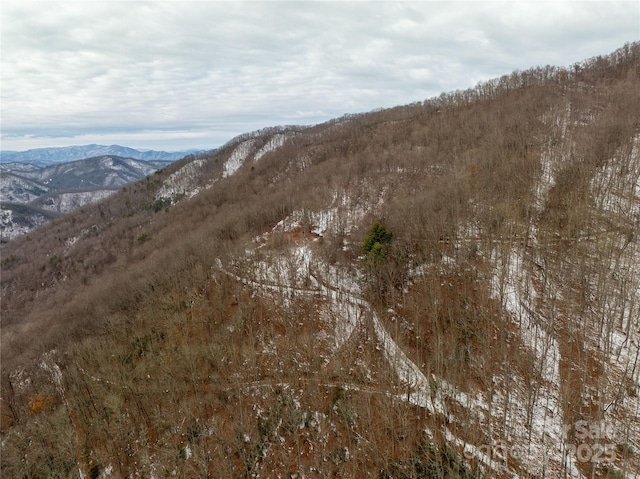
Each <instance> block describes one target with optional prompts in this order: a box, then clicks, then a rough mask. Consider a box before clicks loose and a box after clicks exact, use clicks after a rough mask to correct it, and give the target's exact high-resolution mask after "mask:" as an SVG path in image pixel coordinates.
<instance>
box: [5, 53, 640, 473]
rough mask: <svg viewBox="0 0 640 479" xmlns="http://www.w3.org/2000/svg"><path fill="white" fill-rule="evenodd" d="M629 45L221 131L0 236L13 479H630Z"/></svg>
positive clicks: (637, 205) (637, 159) (636, 300)
mask: <svg viewBox="0 0 640 479" xmlns="http://www.w3.org/2000/svg"><path fill="white" fill-rule="evenodd" d="M639 226H640V44H631V45H625V46H624V47H623V48H621V49H620V50H618V51H616V52H614V53H612V54H611V55H609V56H607V57H598V58H595V59H591V60H587V61H584V62H582V63H580V64H576V65H574V66H572V67H571V68H568V69H565V68H555V67H544V68H532V69H531V70H527V71H524V72H514V73H512V74H510V75H506V76H504V77H502V78H500V79H496V80H495V81H490V82H486V83H483V84H480V85H478V86H477V87H475V88H473V89H470V90H468V91H464V92H454V93H450V94H443V95H441V96H440V97H438V98H435V99H430V100H427V101H425V102H420V103H415V104H412V105H407V106H401V107H397V108H393V109H389V110H382V111H376V112H372V113H368V114H363V115H349V116H345V117H343V118H340V119H338V120H335V121H331V122H328V123H325V124H321V125H316V126H313V127H308V128H297V127H286V128H272V129H267V130H263V131H259V132H254V133H250V134H247V135H243V136H242V137H239V138H237V139H234V140H233V141H231V142H229V143H228V144H227V145H225V147H223V148H221V149H220V150H219V151H217V152H211V153H206V154H198V155H192V156H190V157H187V158H184V159H183V160H180V161H178V162H176V163H173V164H171V165H169V166H167V167H166V168H164V169H162V170H159V171H157V172H156V173H154V174H152V175H151V176H148V177H146V178H145V179H143V180H140V181H138V182H136V183H133V184H131V185H129V186H127V187H125V188H123V189H122V190H120V191H119V192H117V193H115V194H113V195H111V196H109V197H108V198H107V199H105V200H104V201H103V202H101V203H100V204H99V205H93V206H86V207H84V208H82V209H80V210H78V211H76V212H74V213H72V214H70V215H66V216H63V217H60V218H57V219H56V220H54V221H52V222H50V223H49V224H46V225H44V226H43V227H41V228H39V229H38V230H36V231H34V232H32V233H31V234H28V235H26V236H24V237H21V238H17V239H16V240H14V241H12V242H11V243H9V244H7V245H5V246H3V248H2V250H1V253H2V290H1V294H2V298H1V299H2V304H1V306H2V311H1V312H2V323H1V325H2V338H1V340H2V402H1V403H0V405H1V406H2V411H1V412H2V424H1V426H2V428H1V431H2V439H1V448H2V450H1V452H2V454H1V459H0V460H1V461H2V462H1V464H2V470H3V474H5V473H6V474H7V475H8V476H10V477H34V476H36V477H134V476H136V477H155V478H159V477H169V476H179V477H377V478H391V477H393V478H417V477H429V478H431V477H436V478H445V477H446V478H462V477H464V478H471V477H487V478H489V477H490V478H513V477H519V478H533V477H540V478H546V477H568V478H622V477H638V476H640V455H639V451H640V396H639V394H640V242H639V241H638V234H637V231H638V229H639Z"/></svg>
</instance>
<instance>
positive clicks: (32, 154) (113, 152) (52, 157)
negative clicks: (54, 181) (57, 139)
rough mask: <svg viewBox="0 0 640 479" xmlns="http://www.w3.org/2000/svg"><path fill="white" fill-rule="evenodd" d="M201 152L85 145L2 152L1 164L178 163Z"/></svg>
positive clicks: (0, 153)
mask: <svg viewBox="0 0 640 479" xmlns="http://www.w3.org/2000/svg"><path fill="white" fill-rule="evenodd" d="M199 151H201V150H185V151H174V152H167V151H154V150H148V151H140V150H136V149H133V148H128V147H126V146H120V145H111V146H105V145H84V146H65V147H58V148H37V149H33V150H26V151H1V152H0V162H1V163H11V162H17V163H31V164H33V165H37V166H50V165H53V164H56V163H64V162H69V161H76V160H83V159H85V158H95V157H98V156H119V157H122V158H134V159H136V160H143V161H176V160H179V159H180V158H183V157H185V156H186V155H189V154H191V153H197V152H199Z"/></svg>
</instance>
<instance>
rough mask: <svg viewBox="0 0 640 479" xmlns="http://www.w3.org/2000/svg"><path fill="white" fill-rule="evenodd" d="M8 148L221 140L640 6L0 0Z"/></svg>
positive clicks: (626, 27)
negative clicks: (36, 0) (45, 0)
mask: <svg viewBox="0 0 640 479" xmlns="http://www.w3.org/2000/svg"><path fill="white" fill-rule="evenodd" d="M0 8H1V11H0V16H1V18H2V24H1V32H2V33H1V35H2V36H1V41H2V43H1V53H2V58H1V62H2V63H1V70H0V72H1V84H0V86H1V92H2V103H1V117H0V119H1V121H2V124H1V126H2V144H1V147H2V149H4V150H25V149H29V148H39V147H46V146H65V145H80V144H88V143H98V144H121V145H125V146H130V147H133V148H147V149H165V150H180V149H186V148H215V147H217V146H220V145H221V144H223V143H224V142H226V141H227V140H229V139H230V138H232V137H233V136H235V135H237V134H239V133H243V132H247V131H251V130H255V129H258V128H262V127H266V126H274V125H287V124H313V123H319V122H322V121H325V120H327V119H330V118H335V117H337V116H341V115H342V114H344V113H358V112H363V111H370V110H372V109H375V108H380V107H390V106H395V105H399V104H406V103H411V102H414V101H421V100H424V99H426V98H430V97H433V96H437V95H439V94H440V93H442V92H448V91H452V90H456V89H465V88H468V87H473V86H475V85H476V84H477V83H478V82H479V81H482V80H487V79H490V78H495V77H499V76H501V75H503V74H507V73H510V72H512V71H513V70H516V69H521V70H522V69H526V68H529V67H532V66H536V65H548V64H549V65H559V66H568V65H571V64H573V63H575V62H577V61H580V60H583V59H586V58H589V57H593V56H595V55H600V54H608V53H610V52H612V51H613V50H615V49H617V48H619V47H621V46H622V45H623V44H624V43H625V42H630V41H638V40H639V39H640V1H639V0H633V1H619V2H615V1H587V2H576V1H572V2H559V1H550V2H541V1H538V2H453V1H449V2H432V1H422V2H303V1H289V2H266V1H257V2H247V3H245V2H213V1H199V2H178V1H164V2H159V1H152V2H137V1H125V2H114V1H109V2H94V1H82V2H67V1H63V2H29V1H27V0H19V1H6V0H2V3H1V7H0Z"/></svg>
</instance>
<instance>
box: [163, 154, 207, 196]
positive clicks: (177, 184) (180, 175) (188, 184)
mask: <svg viewBox="0 0 640 479" xmlns="http://www.w3.org/2000/svg"><path fill="white" fill-rule="evenodd" d="M205 162H206V160H194V161H192V162H190V163H187V164H186V165H184V166H183V167H182V168H180V169H179V170H178V171H176V172H174V173H173V174H171V175H170V176H169V177H168V178H167V179H166V180H164V182H163V183H162V186H161V187H160V189H158V192H157V193H156V196H155V198H156V200H162V199H170V200H171V201H175V200H176V199H177V198H178V197H180V196H185V197H186V198H191V197H193V196H195V195H197V194H198V193H199V192H200V188H198V187H196V186H195V185H196V184H197V181H198V179H199V177H200V174H201V170H202V167H203V166H204V164H205Z"/></svg>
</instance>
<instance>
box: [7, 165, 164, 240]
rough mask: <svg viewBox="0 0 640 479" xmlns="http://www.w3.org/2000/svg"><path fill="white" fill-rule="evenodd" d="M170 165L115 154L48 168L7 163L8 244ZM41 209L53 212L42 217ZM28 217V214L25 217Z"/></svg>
mask: <svg viewBox="0 0 640 479" xmlns="http://www.w3.org/2000/svg"><path fill="white" fill-rule="evenodd" d="M169 164H170V162H169V161H159V160H153V161H143V160H136V159H133V158H122V157H119V156H113V155H106V156H99V157H94V158H87V159H83V160H77V161H72V162H68V163H58V164H54V165H51V166H47V167H39V166H37V165H34V164H31V163H19V162H10V163H2V164H0V202H2V211H3V215H4V216H3V222H2V226H1V227H2V233H1V237H2V240H8V239H12V238H14V237H16V236H17V235H19V234H23V233H26V232H28V231H30V230H31V229H33V228H34V227H36V226H39V225H41V224H43V223H45V222H46V221H48V220H49V219H51V218H52V217H54V216H55V215H56V214H60V213H67V212H69V211H73V210H74V209H77V208H80V207H82V206H85V205H87V204H90V203H94V202H96V201H99V200H101V199H103V198H106V197H107V196H108V195H110V194H112V193H113V192H115V191H117V190H118V189H119V188H121V187H122V186H124V185H126V184H128V183H131V182H133V181H136V180H139V179H140V178H144V177H145V176H147V175H150V174H151V173H153V172H155V171H157V170H159V169H160V168H163V167H165V166H167V165H169ZM17 205H21V206H22V207H18V206H17ZM24 206H30V207H31V208H24ZM33 208H35V209H36V210H35V211H36V213H34V209H33ZM41 210H42V211H46V212H49V213H48V214H42V211H41ZM24 214H26V215H27V216H26V217H23V215H24ZM34 215H35V216H34ZM34 218H36V219H34ZM13 225H15V227H14V226H13Z"/></svg>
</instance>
